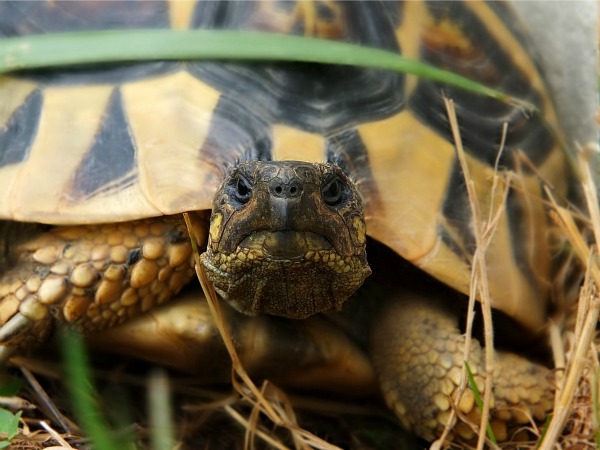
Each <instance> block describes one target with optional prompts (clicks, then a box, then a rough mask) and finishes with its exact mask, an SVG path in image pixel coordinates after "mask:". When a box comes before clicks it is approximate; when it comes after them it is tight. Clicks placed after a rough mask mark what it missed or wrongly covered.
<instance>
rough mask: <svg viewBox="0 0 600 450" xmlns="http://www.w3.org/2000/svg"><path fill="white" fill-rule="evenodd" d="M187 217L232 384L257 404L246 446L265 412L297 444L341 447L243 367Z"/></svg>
mask: <svg viewBox="0 0 600 450" xmlns="http://www.w3.org/2000/svg"><path fill="white" fill-rule="evenodd" d="M183 217H184V220H185V223H186V225H187V228H188V232H189V233H190V238H191V242H192V247H193V249H194V258H195V269H196V275H197V277H198V280H199V281H200V285H201V286H202V290H203V291H204V295H205V296H206V300H207V303H208V306H209V308H210V311H211V314H212V316H213V318H214V319H215V324H216V326H217V329H218V330H219V334H220V335H221V338H222V339H223V343H224V344H225V347H226V349H227V352H228V353H229V356H230V358H231V361H232V377H231V381H232V385H233V387H234V389H235V390H236V391H237V392H238V393H239V394H240V395H241V396H242V398H243V399H245V400H246V401H248V402H249V403H250V404H251V405H253V407H254V410H253V412H252V413H251V416H250V419H249V420H248V421H247V423H248V427H247V428H246V430H247V433H246V442H245V448H252V447H253V443H252V437H253V435H254V434H255V433H256V426H257V421H258V415H259V413H262V414H264V415H265V416H267V417H268V419H269V420H271V421H272V422H273V423H274V424H275V425H276V426H279V427H283V428H286V429H287V430H289V431H290V433H291V435H292V439H293V441H294V443H295V445H296V448H299V449H305V448H307V446H309V447H312V448H316V449H319V450H334V449H335V450H337V449H339V448H338V447H336V446H334V445H331V444H329V443H327V442H326V441H324V440H323V439H320V438H319V437H317V436H315V435H313V434H312V433H310V432H308V431H306V430H304V429H302V428H300V427H299V426H298V425H297V423H296V419H295V416H294V415H293V413H292V408H291V407H285V408H280V407H277V403H276V402H273V401H272V399H268V398H266V397H265V395H264V393H263V390H262V389H258V388H257V386H256V384H255V383H254V382H253V381H252V379H251V378H250V376H249V375H248V373H247V372H246V370H245V368H244V367H243V364H242V362H241V360H240V358H239V355H238V353H237V350H236V349H235V346H234V344H233V340H232V338H231V333H230V332H229V329H228V326H227V324H226V322H225V320H224V319H223V315H222V313H221V309H220V304H219V300H218V298H217V294H216V293H215V290H214V288H213V287H212V284H211V283H210V281H209V280H208V278H207V276H206V272H205V271H204V266H203V265H202V262H201V261H200V253H199V252H198V248H197V245H196V236H195V234H194V231H193V230H194V227H193V226H192V224H191V221H190V217H189V215H188V214H185V213H184V215H183ZM265 387H266V385H264V387H263V389H264V388H265ZM277 395H278V397H279V400H280V401H281V398H283V397H284V394H283V392H281V391H279V390H277Z"/></svg>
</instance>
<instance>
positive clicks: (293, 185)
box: [269, 180, 302, 199]
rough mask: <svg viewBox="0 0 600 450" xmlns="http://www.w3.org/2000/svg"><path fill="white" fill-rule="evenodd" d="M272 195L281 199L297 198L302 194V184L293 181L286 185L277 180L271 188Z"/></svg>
mask: <svg viewBox="0 0 600 450" xmlns="http://www.w3.org/2000/svg"><path fill="white" fill-rule="evenodd" d="M269 190H270V191H271V195H272V196H274V197H279V198H287V199H291V198H297V197H299V196H300V195H301V194H302V184H301V183H300V182H299V181H297V180H292V181H291V182H289V183H284V182H283V181H281V180H276V181H273V182H272V183H271V186H270V187H269Z"/></svg>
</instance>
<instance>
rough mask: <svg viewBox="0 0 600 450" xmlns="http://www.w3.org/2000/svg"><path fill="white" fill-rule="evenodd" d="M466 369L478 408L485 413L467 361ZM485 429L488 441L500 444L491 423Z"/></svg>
mask: <svg viewBox="0 0 600 450" xmlns="http://www.w3.org/2000/svg"><path fill="white" fill-rule="evenodd" d="M465 367H466V368H467V380H468V381H469V387H470V388H471V390H472V391H473V396H474V397H475V403H477V407H478V408H479V411H483V400H482V398H481V393H480V392H479V388H478V387H477V383H475V378H474V377H473V372H471V366H469V363H468V362H467V361H465ZM485 429H486V434H487V436H488V439H489V440H490V441H492V442H493V443H494V444H498V441H496V436H495V435H494V430H492V427H491V425H490V423H489V422H488V423H486V424H485Z"/></svg>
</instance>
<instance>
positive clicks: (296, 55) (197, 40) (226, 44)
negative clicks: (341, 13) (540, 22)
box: [0, 29, 534, 110]
mask: <svg viewBox="0 0 600 450" xmlns="http://www.w3.org/2000/svg"><path fill="white" fill-rule="evenodd" d="M157 59H160V60H196V59H229V60H245V61H248V60H252V61H260V60H276V61H302V62H316V63H324V64H343V65H353V66H362V67H373V68H378V69H385V70H391V71H396V72H403V73H409V74H413V75H416V76H419V77H423V78H428V79H430V80H434V81H439V82H443V83H446V84H449V85H453V86H456V87H459V88H462V89H465V90H468V91H471V92H475V93H478V94H481V95H485V96H489V97H492V98H495V99H498V100H501V101H504V102H510V103H514V104H517V105H519V106H521V107H524V108H526V109H528V110H534V107H533V105H531V104H529V103H527V102H523V101H521V100H518V99H515V98H513V97H511V96H509V95H507V94H505V93H502V92H500V91H497V90H495V89H491V88H489V87H486V86H484V85H481V84H479V83H476V82H474V81H472V80H469V79H468V78H465V77H462V76H460V75H457V74H454V73H452V72H449V71H445V70H441V69H439V68H436V67H433V66H430V65H428V64H425V63H423V62H420V61H416V60H412V59H409V58H404V57H402V56H401V55H398V54H396V53H393V52H389V51H385V50H381V49H376V48H370V47H363V46H359V45H353V44H348V43H344V42H335V41H328V40H322V39H315V38H307V37H302V36H290V35H280V34H274V33H261V32H251V31H225V30H146V29H137V30H136V29H131V30H109V31H83V32H72V33H51V34H43V35H30V36H21V37H14V38H6V39H1V40H0V73H7V72H11V71H16V70H22V69H36V68H42V67H45V68H49V67H59V66H65V65H73V64H97V63H108V62H125V61H148V60H157Z"/></svg>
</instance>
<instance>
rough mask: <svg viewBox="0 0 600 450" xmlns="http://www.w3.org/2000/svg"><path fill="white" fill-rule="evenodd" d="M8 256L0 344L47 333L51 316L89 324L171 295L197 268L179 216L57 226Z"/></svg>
mask: <svg viewBox="0 0 600 450" xmlns="http://www.w3.org/2000/svg"><path fill="white" fill-rule="evenodd" d="M202 223H204V222H202ZM198 231H199V236H200V237H201V238H202V236H205V235H206V233H205V232H204V233H202V230H198ZM11 259H13V260H14V261H15V264H14V265H13V266H12V268H10V269H9V270H7V271H6V272H5V273H3V274H2V278H1V282H0V323H1V324H2V325H5V324H7V323H9V326H7V327H3V329H2V331H1V332H0V335H1V337H2V342H3V344H5V345H25V344H27V342H31V341H34V340H37V341H41V340H44V339H45V337H46V336H47V335H48V333H49V332H50V330H51V328H52V325H53V322H54V320H57V321H58V322H67V323H69V324H74V325H76V326H77V328H79V329H80V330H82V331H86V332H90V331H97V330H100V329H104V328H107V327H111V326H114V325H116V324H118V323H122V322H124V321H126V320H127V319H129V318H131V317H135V316H137V315H139V314H140V313H143V312H145V311H148V310H149V309H151V308H152V307H154V306H155V305H157V304H161V303H164V302H165V301H167V300H169V299H170V298H172V297H173V296H174V295H176V294H177V293H178V292H179V291H180V289H181V288H182V287H183V286H185V285H186V284H187V283H188V282H189V281H190V280H191V278H192V277H193V276H194V271H193V259H192V248H191V244H190V240H189V237H188V233H187V230H186V228H185V224H184V223H183V221H182V219H181V217H180V216H170V217H164V218H160V219H147V220H140V221H136V222H125V223H121V224H106V225H81V226H64V227H55V228H52V229H50V230H49V231H47V232H44V233H41V234H39V235H37V236H36V237H34V238H33V239H31V240H29V241H27V242H25V243H22V244H20V245H17V246H15V248H13V249H11ZM13 324H18V325H15V326H12V325H13Z"/></svg>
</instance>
